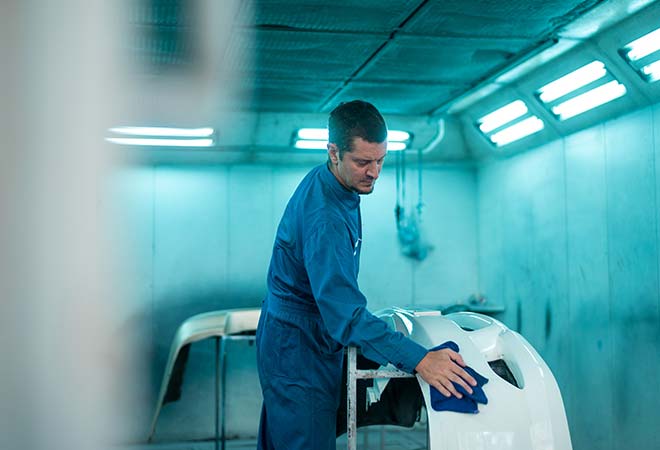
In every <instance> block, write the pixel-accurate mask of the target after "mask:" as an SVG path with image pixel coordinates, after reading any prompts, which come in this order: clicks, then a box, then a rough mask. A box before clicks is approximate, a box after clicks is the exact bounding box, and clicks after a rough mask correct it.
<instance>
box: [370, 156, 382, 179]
mask: <svg viewBox="0 0 660 450" xmlns="http://www.w3.org/2000/svg"><path fill="white" fill-rule="evenodd" d="M378 175H380V167H379V166H378V161H372V162H370V163H369V165H368V166H367V176H368V177H370V178H373V179H374V180H375V179H376V178H378Z"/></svg>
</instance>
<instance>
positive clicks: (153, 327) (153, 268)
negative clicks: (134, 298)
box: [149, 164, 158, 352]
mask: <svg viewBox="0 0 660 450" xmlns="http://www.w3.org/2000/svg"><path fill="white" fill-rule="evenodd" d="M151 169H152V171H151V286H149V290H150V293H151V348H152V349H153V351H154V352H155V350H156V174H157V170H158V164H154V165H153V166H152V168H151Z"/></svg>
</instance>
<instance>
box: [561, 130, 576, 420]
mask: <svg viewBox="0 0 660 450" xmlns="http://www.w3.org/2000/svg"><path fill="white" fill-rule="evenodd" d="M561 152H562V163H563V169H564V183H563V187H564V268H565V270H564V272H565V273H564V295H565V296H566V314H567V315H568V325H569V327H570V326H571V325H572V324H573V314H572V308H571V288H570V286H571V283H570V274H571V270H570V257H569V248H570V246H569V242H568V239H569V231H568V163H567V159H568V158H567V157H566V138H565V137H564V138H562V140H561ZM568 340H569V341H568V352H569V355H568V360H569V361H570V363H569V372H570V373H575V370H574V367H573V365H574V362H575V359H574V358H573V353H574V347H573V336H572V333H568ZM570 398H571V403H572V405H571V407H570V410H571V411H575V408H574V406H573V405H574V400H573V399H574V398H575V396H574V395H571V396H570ZM569 425H570V424H569Z"/></svg>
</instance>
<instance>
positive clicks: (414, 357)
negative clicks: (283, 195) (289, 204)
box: [303, 224, 427, 373]
mask: <svg viewBox="0 0 660 450" xmlns="http://www.w3.org/2000/svg"><path fill="white" fill-rule="evenodd" d="M303 257H304V264H305V268H306V270H307V274H308V277H309V282H310V286H311V288H312V293H313V295H314V298H315V299H316V303H317V305H318V308H319V311H320V313H321V317H322V318H323V322H324V324H325V326H326V328H327V329H328V332H329V333H330V336H331V337H332V338H333V339H334V340H335V341H337V342H339V343H340V344H342V345H344V346H349V345H353V346H357V347H359V348H361V349H362V353H363V355H364V356H365V357H366V358H368V359H370V360H372V361H375V362H377V363H379V364H382V365H385V364H387V362H391V363H392V364H394V365H395V366H396V367H398V368H399V369H401V370H404V371H406V372H408V373H413V372H414V370H415V367H417V364H418V363H419V362H420V361H421V360H422V358H424V356H425V355H426V353H427V350H426V349H425V348H424V347H422V346H421V345H419V344H418V343H416V342H414V341H413V340H411V339H409V338H407V337H406V336H404V335H403V334H402V333H401V332H398V331H394V330H392V329H390V328H389V327H388V326H387V324H386V323H385V322H384V321H382V320H381V319H379V318H378V317H376V316H374V315H373V314H371V313H370V312H369V311H368V310H367V300H366V298H365V296H364V295H363V294H362V292H360V289H359V288H358V284H357V270H356V264H357V257H358V256H356V255H355V254H354V245H353V244H352V243H351V238H350V233H349V232H348V229H347V228H346V226H345V225H344V224H326V225H321V226H320V227H318V228H317V229H315V230H314V231H313V232H312V233H311V234H310V236H309V237H308V239H307V240H306V243H305V246H304V251H303Z"/></svg>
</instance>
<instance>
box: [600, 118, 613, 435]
mask: <svg viewBox="0 0 660 450" xmlns="http://www.w3.org/2000/svg"><path fill="white" fill-rule="evenodd" d="M606 128H607V124H606V123H605V124H602V125H601V126H600V129H601V139H602V142H603V171H604V174H603V175H604V177H603V178H604V180H605V186H604V193H605V231H606V232H605V242H606V250H607V316H608V324H609V325H608V333H609V339H608V342H609V345H608V347H609V348H608V352H609V358H608V360H609V370H610V374H614V373H615V371H614V370H615V364H614V338H615V336H614V333H612V276H611V273H610V267H611V266H612V264H611V249H610V221H609V210H610V200H609V177H608V158H607V153H608V146H607V129H606ZM610 402H611V405H612V407H614V405H615V404H616V397H615V395H614V390H611V391H610ZM615 426H616V424H615V423H610V424H609V426H608V427H607V430H608V432H609V441H610V442H609V443H610V448H614V447H613V444H614V442H613V438H614V435H613V430H614V427H615Z"/></svg>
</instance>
